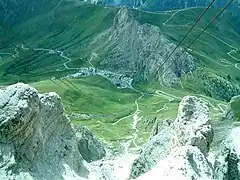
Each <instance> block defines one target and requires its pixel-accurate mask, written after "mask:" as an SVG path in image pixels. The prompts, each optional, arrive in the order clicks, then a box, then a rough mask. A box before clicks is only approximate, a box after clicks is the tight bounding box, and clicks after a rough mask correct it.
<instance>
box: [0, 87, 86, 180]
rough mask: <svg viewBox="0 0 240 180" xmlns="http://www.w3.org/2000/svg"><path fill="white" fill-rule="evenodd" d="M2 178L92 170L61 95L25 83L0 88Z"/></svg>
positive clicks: (57, 179)
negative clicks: (78, 142) (82, 154)
mask: <svg viewBox="0 0 240 180" xmlns="http://www.w3.org/2000/svg"><path fill="white" fill-rule="evenodd" d="M0 139H1V140H0V167H1V168H0V179H10V180H12V179H15V180H23V179H24V180H28V179H34V180H42V179H51V180H61V179H82V178H83V177H87V176H88V174H89V172H88V170H87V168H86V167H85V165H84V160H83V158H82V156H81V154H80V152H79V149H78V147H77V137H76V135H75V131H74V129H73V128H72V126H71V123H70V120H69V119H68V118H67V117H66V116H65V115H64V109H63V106H62V103H61V99H60V97H59V96H58V95H57V94H55V93H48V94H42V95H41V94H38V93H37V91H36V90H35V89H33V88H31V87H30V86H28V85H25V84H21V83H19V84H16V85H12V86H9V87H7V88H6V89H5V90H0Z"/></svg>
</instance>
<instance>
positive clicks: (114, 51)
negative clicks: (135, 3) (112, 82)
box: [90, 8, 196, 87]
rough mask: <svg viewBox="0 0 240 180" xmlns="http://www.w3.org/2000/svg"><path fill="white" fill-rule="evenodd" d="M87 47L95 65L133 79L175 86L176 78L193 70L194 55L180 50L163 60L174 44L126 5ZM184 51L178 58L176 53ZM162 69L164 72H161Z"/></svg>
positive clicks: (177, 81) (177, 80) (177, 82)
mask: <svg viewBox="0 0 240 180" xmlns="http://www.w3.org/2000/svg"><path fill="white" fill-rule="evenodd" d="M90 46H91V47H96V48H95V49H93V50H92V53H95V54H96V56H97V58H99V59H101V61H100V62H99V66H100V67H102V68H104V69H108V70H110V71H113V72H118V73H121V74H125V75H128V76H130V77H132V78H133V79H134V82H154V81H155V82H163V84H164V85H167V86H175V87H176V86H179V77H181V76H182V75H184V74H186V73H190V72H193V71H195V70H196V64H195V62H194V58H193V57H192V56H191V55H189V54H188V53H187V52H184V50H183V49H178V50H177V51H176V53H175V54H174V55H173V56H172V57H171V58H170V59H169V60H168V61H167V62H165V63H164V61H165V60H166V59H167V58H168V55H169V54H170V53H171V51H172V50H173V49H174V48H175V47H176V45H175V44H174V43H171V42H170V41H169V40H168V39H167V38H166V37H165V36H164V35H163V34H162V33H161V30H160V29H159V28H158V27H157V26H153V25H150V24H143V25H141V24H140V23H139V22H138V21H136V20H135V19H134V17H133V14H132V12H131V11H130V10H128V9H127V8H122V9H121V10H120V11H119V12H118V14H117V15H116V17H115V18H114V21H113V26H112V27H111V28H110V29H108V30H107V31H105V32H103V33H102V34H100V35H99V36H98V37H97V38H96V39H95V40H94V41H93V42H91V43H90ZM181 53H184V54H183V56H182V57H181V58H179V59H177V57H178V56H179V54H181ZM162 72H164V74H162Z"/></svg>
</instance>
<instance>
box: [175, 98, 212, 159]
mask: <svg viewBox="0 0 240 180" xmlns="http://www.w3.org/2000/svg"><path fill="white" fill-rule="evenodd" d="M174 132H175V135H174V138H173V140H172V148H175V147H178V146H185V145H192V146H197V147H198V148H199V149H200V150H201V151H202V153H204V154H207V153H208V151H209V148H210V144H211V143H212V140H213V129H212V127H211V125H210V117H209V109H208V107H207V105H206V103H205V102H203V101H201V100H199V99H198V98H196V97H189V96H188V97H185V98H183V100H182V102H181V103H180V106H179V110H178V117H177V119H176V120H175V122H174Z"/></svg>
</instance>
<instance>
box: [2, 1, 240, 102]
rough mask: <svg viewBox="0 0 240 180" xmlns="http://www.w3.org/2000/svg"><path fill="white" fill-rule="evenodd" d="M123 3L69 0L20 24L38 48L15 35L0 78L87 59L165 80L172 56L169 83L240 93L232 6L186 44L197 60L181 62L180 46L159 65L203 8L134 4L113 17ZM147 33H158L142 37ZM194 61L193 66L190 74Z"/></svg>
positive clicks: (58, 71) (51, 72)
mask: <svg viewBox="0 0 240 180" xmlns="http://www.w3.org/2000/svg"><path fill="white" fill-rule="evenodd" d="M118 11H119V8H104V7H101V6H94V5H90V4H81V3H80V4H79V3H77V2H70V1H63V2H62V3H61V4H60V5H59V7H58V8H56V9H55V11H54V12H52V11H50V12H49V13H45V14H44V15H42V16H37V17H35V18H32V19H30V20H28V21H26V22H25V23H20V24H17V25H15V26H14V28H13V31H14V32H15V33H17V34H18V36H19V37H21V39H23V40H24V41H25V42H26V43H27V44H28V45H30V46H31V47H32V48H35V50H33V51H29V49H27V48H26V47H24V46H21V41H20V40H15V42H14V44H17V45H19V46H18V48H15V47H13V46H9V48H5V49H4V51H2V52H3V53H2V55H1V56H2V59H3V61H1V64H0V75H1V82H2V83H12V82H17V81H18V80H20V81H23V82H29V81H39V80H44V79H47V78H48V77H52V76H57V77H60V76H65V75H69V74H73V73H76V72H78V70H79V69H78V68H81V67H89V66H95V68H100V69H103V70H106V69H108V70H110V71H113V72H120V73H122V74H124V75H126V76H130V77H132V78H134V80H135V82H146V80H148V81H147V82H151V83H152V84H154V83H156V84H159V82H162V79H161V78H162V77H159V75H161V72H163V70H164V69H165V68H166V67H167V66H166V65H167V64H169V63H171V62H173V64H175V65H173V66H172V67H171V68H170V70H171V71H168V72H167V73H166V76H167V75H169V72H170V77H168V78H164V80H165V79H167V80H168V81H165V84H167V85H169V84H171V83H172V82H177V83H175V85H180V86H179V88H183V89H185V90H187V91H190V92H194V93H204V94H206V95H208V96H211V97H214V98H218V99H224V100H230V99H231V97H232V96H235V95H238V93H239V92H240V88H239V83H240V75H239V69H238V63H239V59H238V54H239V52H238V49H239V41H240V35H239V32H238V30H237V29H236V26H235V24H233V23H232V22H234V21H235V22H236V21H239V20H237V19H236V18H235V17H234V16H233V15H232V13H228V12H226V13H225V15H224V16H222V17H221V18H220V19H218V20H217V21H216V22H215V23H214V24H213V25H212V26H211V27H210V28H209V29H208V30H207V31H206V33H204V34H203V35H202V36H201V37H200V38H199V40H198V41H197V42H196V43H195V44H193V46H192V48H191V49H187V51H188V54H190V55H191V56H192V57H194V58H192V57H191V56H188V57H190V59H192V60H193V59H194V62H193V61H192V60H190V59H189V58H187V59H184V61H181V59H180V61H178V62H177V63H176V62H175V59H176V58H177V57H178V54H179V52H180V51H179V52H177V53H176V54H175V55H174V56H173V57H172V58H171V59H170V61H168V62H167V63H166V65H165V67H164V68H163V69H161V68H159V67H156V66H157V64H156V63H158V65H160V64H161V62H163V60H164V59H166V57H167V56H168V54H169V53H170V52H171V49H173V48H174V45H173V43H175V44H177V43H178V42H179V41H180V40H181V39H182V37H183V36H184V34H185V33H187V31H188V29H189V28H190V27H191V25H192V24H193V23H194V21H195V20H196V18H197V17H198V14H200V13H201V12H202V11H203V8H195V9H185V10H179V11H172V12H166V13H150V12H142V11H139V10H132V13H130V14H132V15H131V18H129V19H125V20H126V23H122V24H121V23H119V24H118V23H116V18H115V20H114V17H115V16H116V14H117V12H118ZM217 12H218V9H211V10H209V11H208V13H207V14H206V16H204V19H203V20H201V22H200V23H199V25H198V26H197V27H196V28H194V30H193V32H192V33H191V34H190V35H189V37H188V38H187V40H186V41H185V42H184V43H183V46H182V47H183V48H184V46H186V45H187V44H188V43H189V42H190V41H191V40H192V39H193V38H194V37H195V36H196V35H197V34H198V33H199V32H200V31H201V30H202V29H203V28H204V27H205V26H206V24H207V23H208V22H209V21H210V20H211V18H212V17H213V16H215V14H216V13H217ZM122 15H123V14H122ZM123 20H124V18H123ZM93 24H94V26H93ZM122 25H123V27H121V26H122ZM138 31H139V32H138ZM145 31H146V32H145ZM145 33H147V35H148V36H150V37H152V38H148V37H147V36H145V37H144V36H143V37H141V38H140V35H144V34H145ZM113 35H114V36H113ZM129 37H130V38H129ZM156 37H158V38H156ZM144 38H145V39H146V40H145V39H144ZM165 45H166V46H165ZM148 46H149V47H148ZM162 46H165V49H162V48H161V47H162ZM153 47H154V48H155V49H154V48H153ZM39 48H40V49H39ZM41 48H42V49H41ZM51 50H53V51H51ZM153 50H154V51H153ZM138 52H142V54H141V53H140V54H139V53H138ZM61 53H63V54H61ZM138 54H139V55H138ZM182 58H184V56H183V57H182ZM156 60H157V61H156ZM185 60H186V61H185ZM189 60H190V61H189ZM188 62H191V63H188ZM121 63H124V64H125V65H121ZM179 63H180V64H179ZM185 64H189V66H188V65H187V66H185ZM176 67H178V68H176ZM195 67H197V69H196V68H195ZM158 69H159V72H158ZM194 69H196V71H195V72H194V73H193V74H189V75H186V74H185V73H186V72H191V71H193V70H194ZM158 73H159V74H158ZM181 75H183V76H181ZM179 76H181V78H180V79H179ZM176 77H178V78H176ZM159 79H160V81H159ZM169 79H170V80H171V82H170V83H169ZM180 80H181V81H180ZM219 89H220V91H219Z"/></svg>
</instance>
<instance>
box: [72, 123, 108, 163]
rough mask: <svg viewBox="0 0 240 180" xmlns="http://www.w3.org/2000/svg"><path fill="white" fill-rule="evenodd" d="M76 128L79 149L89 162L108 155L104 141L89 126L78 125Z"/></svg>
mask: <svg viewBox="0 0 240 180" xmlns="http://www.w3.org/2000/svg"><path fill="white" fill-rule="evenodd" d="M75 129H76V136H77V145H78V149H79V151H80V153H81V155H82V157H83V158H84V159H85V160H86V161H87V162H92V161H96V160H99V159H102V158H103V157H104V156H105V155H106V149H105V147H104V145H103V143H102V142H101V141H100V139H99V138H98V137H96V136H95V135H94V134H93V133H92V132H91V131H90V130H89V129H88V128H87V127H84V126H78V127H75Z"/></svg>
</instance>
